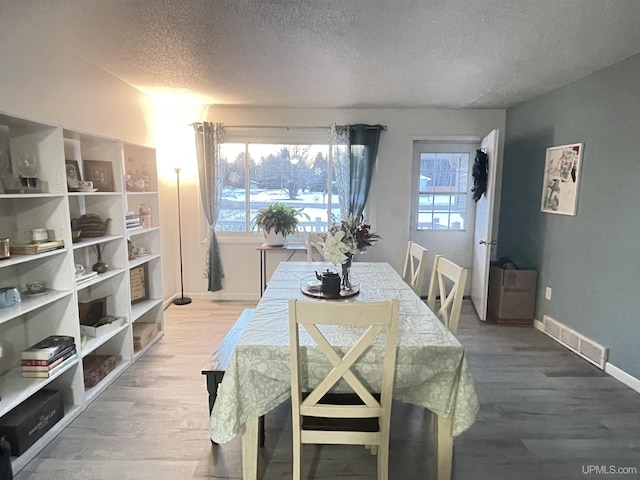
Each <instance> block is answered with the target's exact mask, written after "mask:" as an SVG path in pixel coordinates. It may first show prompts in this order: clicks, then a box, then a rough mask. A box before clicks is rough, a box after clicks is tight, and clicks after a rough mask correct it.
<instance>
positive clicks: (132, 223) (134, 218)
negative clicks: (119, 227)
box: [125, 210, 142, 230]
mask: <svg viewBox="0 0 640 480" xmlns="http://www.w3.org/2000/svg"><path fill="white" fill-rule="evenodd" d="M125 226H126V227H127V230H132V229H138V228H141V227H142V225H140V217H138V215H136V212H134V211H133V210H129V211H128V212H127V214H126V217H125Z"/></svg>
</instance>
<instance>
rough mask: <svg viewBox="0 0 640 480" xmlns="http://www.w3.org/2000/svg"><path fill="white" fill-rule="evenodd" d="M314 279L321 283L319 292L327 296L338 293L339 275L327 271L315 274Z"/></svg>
mask: <svg viewBox="0 0 640 480" xmlns="http://www.w3.org/2000/svg"><path fill="white" fill-rule="evenodd" d="M316 278H317V279H318V280H320V281H321V282H322V285H321V286H320V291H321V292H322V293H325V294H329V295H338V294H339V293H340V275H338V274H337V273H336V272H332V271H331V270H329V269H327V270H325V271H324V272H322V274H319V273H318V272H316Z"/></svg>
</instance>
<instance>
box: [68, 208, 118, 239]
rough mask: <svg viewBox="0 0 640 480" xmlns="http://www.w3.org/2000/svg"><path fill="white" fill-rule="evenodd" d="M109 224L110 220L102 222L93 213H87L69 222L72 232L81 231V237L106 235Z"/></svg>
mask: <svg viewBox="0 0 640 480" xmlns="http://www.w3.org/2000/svg"><path fill="white" fill-rule="evenodd" d="M110 223H111V219H110V218H107V219H106V220H104V221H102V219H101V218H100V217H99V216H98V215H96V214H95V213H87V214H85V215H81V216H80V217H78V218H74V219H73V220H72V221H71V228H72V229H73V230H81V231H82V233H81V236H82V237H101V236H103V235H104V234H105V233H106V231H107V228H109V224H110Z"/></svg>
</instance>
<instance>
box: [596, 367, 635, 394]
mask: <svg viewBox="0 0 640 480" xmlns="http://www.w3.org/2000/svg"><path fill="white" fill-rule="evenodd" d="M604 371H605V372H606V373H608V374H609V375H611V376H612V377H613V378H615V379H616V380H619V381H620V382H622V383H624V384H625V385H626V386H627V387H629V388H631V389H633V390H635V391H636V392H638V393H640V380H638V379H637V378H636V377H634V376H632V375H629V374H628V373H627V372H625V371H624V370H622V369H620V368H618V367H616V366H615V365H613V364H611V363H609V362H607V364H606V365H605V368H604Z"/></svg>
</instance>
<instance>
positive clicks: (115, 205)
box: [0, 113, 164, 473]
mask: <svg viewBox="0 0 640 480" xmlns="http://www.w3.org/2000/svg"><path fill="white" fill-rule="evenodd" d="M0 149H2V150H3V151H2V153H5V150H6V156H7V158H9V165H8V169H7V171H8V172H9V173H11V174H13V173H14V172H16V171H17V170H16V169H17V163H16V162H17V161H18V159H19V158H21V157H24V155H30V156H35V157H37V160H38V162H37V163H38V175H37V176H38V178H39V180H40V185H41V186H42V189H43V192H42V193H29V194H20V193H4V190H3V189H2V187H0V238H9V239H10V244H11V245H21V244H27V243H30V238H31V237H30V235H29V233H28V232H29V231H30V230H32V229H35V228H45V229H47V230H48V232H49V238H50V239H56V240H63V241H64V247H63V248H60V249H57V250H51V251H47V252H43V253H38V254H33V255H17V254H13V253H12V254H11V255H10V257H9V258H7V259H4V260H0V278H1V279H2V283H1V284H0V286H1V287H5V286H16V287H17V288H18V289H19V290H20V291H21V292H22V291H23V290H25V285H26V284H27V283H29V282H33V281H36V280H37V281H44V282H45V283H46V286H47V288H48V289H49V290H48V291H47V293H46V294H45V295H41V296H28V295H25V294H21V302H20V303H19V304H17V305H15V306H13V307H10V308H2V309H0V345H1V346H2V352H3V353H2V355H1V356H0V417H2V416H4V415H5V414H7V413H8V412H9V411H11V410H12V409H14V408H15V407H17V406H18V405H20V404H21V403H22V402H24V401H25V400H27V399H28V398H29V397H31V396H32V395H34V394H35V393H37V392H38V391H39V390H41V389H43V388H52V389H55V390H58V391H60V392H61V393H62V397H63V399H64V403H65V415H64V417H63V419H62V420H61V421H59V422H58V423H57V424H55V425H54V427H53V428H52V429H51V430H49V432H47V433H46V434H45V435H44V436H43V437H41V438H40V439H39V440H38V441H36V443H35V444H34V445H33V446H32V447H31V448H29V449H28V450H27V451H26V452H25V453H23V454H22V455H21V456H19V457H17V458H15V457H12V466H13V470H14V473H17V472H18V471H19V470H20V469H22V468H23V467H24V466H25V465H26V464H27V463H28V462H29V461H30V460H31V459H33V457H34V456H35V455H36V454H37V453H38V452H39V451H40V450H41V449H42V448H44V446H46V445H47V443H48V442H50V441H51V440H52V439H53V438H54V437H55V436H56V435H58V434H59V433H60V432H61V431H62V430H63V429H64V428H65V427H66V426H67V425H68V424H69V423H70V422H71V421H72V420H73V419H74V418H75V417H76V416H77V415H78V414H79V413H80V412H81V411H82V410H84V408H85V407H86V405H87V404H88V403H89V402H91V401H93V400H94V399H95V398H97V397H98V396H99V395H100V393H102V392H103V391H104V390H105V389H106V388H107V386H108V385H110V384H111V383H112V382H113V381H115V379H116V378H118V376H119V375H121V374H122V372H124V371H125V370H126V369H127V368H128V367H129V366H130V365H131V364H132V362H133V360H134V348H133V334H132V324H133V319H138V318H141V317H144V321H146V322H147V321H148V322H155V323H156V324H158V330H159V333H158V335H157V337H156V338H155V339H154V341H157V339H158V338H160V337H161V336H162V334H163V331H164V328H163V323H164V318H163V310H162V308H160V307H158V306H159V305H161V303H162V300H160V299H159V298H160V297H161V296H162V271H161V261H160V252H161V242H160V215H159V207H160V205H159V203H160V202H159V199H158V180H157V178H158V177H157V172H156V152H155V149H153V148H149V147H146V146H141V145H135V144H130V143H127V142H124V141H122V140H118V139H110V138H105V137H103V136H99V135H91V134H87V133H84V132H79V131H75V130H70V129H67V128H64V127H61V126H58V125H48V124H45V123H39V122H34V121H31V120H25V119H21V118H18V117H14V116H11V115H7V114H3V113H0ZM68 163H69V164H71V165H77V171H78V173H79V174H80V177H81V179H82V180H90V179H91V178H90V177H91V176H93V175H96V171H95V169H96V168H106V173H107V175H106V177H104V178H109V179H110V180H108V181H107V183H106V184H105V185H106V186H105V185H103V186H102V190H105V189H109V190H113V191H97V192H76V191H72V192H69V191H68V186H69V185H68V183H69V180H68V178H67V172H68V170H67V165H68ZM109 170H110V171H109ZM125 171H130V172H131V174H132V176H133V177H134V178H135V179H137V180H136V181H137V182H138V183H137V185H143V188H144V189H145V190H148V191H144V192H129V191H127V190H126V188H127V185H126V184H125V180H124V172H125ZM3 173H4V171H3ZM140 179H142V183H140ZM71 180H73V178H71ZM108 182H110V184H109V183H108ZM94 185H95V181H94ZM136 188H138V187H136ZM141 204H146V205H148V206H149V207H150V208H151V212H152V213H151V227H150V228H146V229H140V230H139V231H136V232H131V231H128V230H126V228H125V227H126V222H125V215H126V212H128V211H134V212H138V211H139V208H140V205H141ZM85 214H96V215H98V216H99V217H100V219H103V220H107V219H110V223H109V224H108V227H107V230H106V234H105V235H103V236H100V237H88V238H87V237H85V238H81V240H80V241H77V242H75V243H74V242H72V227H71V225H72V221H73V220H74V219H77V218H80V217H81V216H82V215H85ZM86 233H87V232H85V234H86ZM88 233H91V232H88ZM129 241H130V242H131V243H132V244H134V245H135V246H137V247H144V248H145V249H146V251H148V252H152V253H150V254H149V255H147V256H145V257H139V258H136V259H134V260H132V261H129V251H128V243H129ZM96 246H99V247H100V255H101V257H102V261H103V262H104V263H106V264H108V265H109V267H108V269H107V271H106V272H104V273H102V274H99V275H98V276H97V277H94V278H90V279H88V280H85V281H83V282H76V281H75V271H76V269H75V265H77V264H81V265H83V266H84V268H85V271H87V272H90V271H91V266H92V265H94V264H95V263H96V262H97V256H98V252H97V248H95V247H96ZM140 265H147V269H148V283H149V293H150V296H151V298H152V299H151V300H146V301H144V302H141V303H136V304H133V305H132V303H131V289H130V268H133V267H135V266H140ZM100 298H105V299H106V300H105V305H106V312H105V314H107V315H113V316H116V317H122V318H124V319H125V321H124V324H123V325H122V326H121V327H118V328H117V329H114V330H112V331H110V332H108V333H106V334H104V335H101V336H99V337H96V338H93V337H85V343H84V345H82V340H83V336H82V334H81V330H80V307H79V304H80V303H83V304H85V303H87V302H88V301H92V300H95V299H100ZM83 315H84V314H83ZM51 335H68V336H72V337H74V340H75V344H76V349H77V351H78V358H79V359H80V360H81V359H83V358H84V357H86V356H87V355H89V354H91V353H94V354H97V355H114V356H116V357H117V359H118V364H117V365H116V368H115V369H114V370H113V371H112V372H111V373H109V374H108V375H107V376H106V377H105V378H104V379H102V380H101V381H100V382H99V383H98V384H97V385H96V386H95V387H93V388H85V385H84V379H83V374H84V372H83V368H84V367H83V363H82V361H79V360H77V359H75V360H73V363H69V364H64V367H62V369H61V370H56V371H55V373H54V374H53V375H52V376H51V377H48V378H23V377H22V367H21V365H20V364H21V353H22V351H23V350H25V349H27V348H28V347H30V346H31V345H34V344H35V343H37V342H38V341H40V340H42V339H44V338H46V337H48V336H51ZM150 345H151V344H150ZM150 345H149V346H147V348H146V349H145V351H146V350H147V349H148V348H149V347H150ZM135 355H136V357H135V358H139V356H140V354H139V353H136V354H135Z"/></svg>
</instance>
